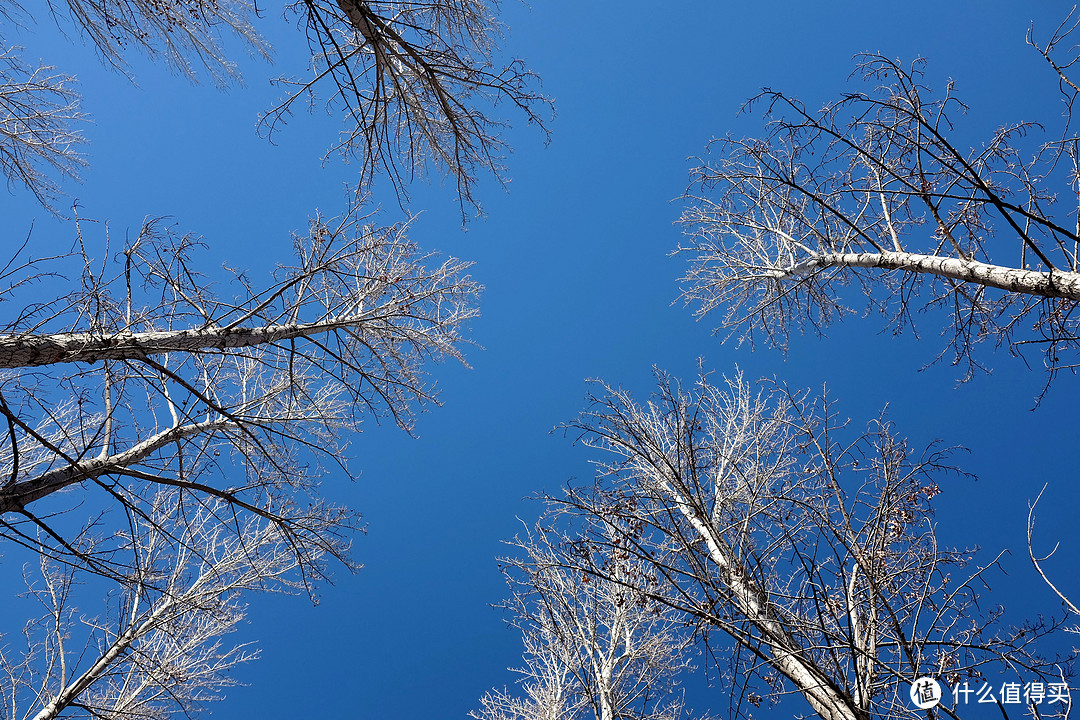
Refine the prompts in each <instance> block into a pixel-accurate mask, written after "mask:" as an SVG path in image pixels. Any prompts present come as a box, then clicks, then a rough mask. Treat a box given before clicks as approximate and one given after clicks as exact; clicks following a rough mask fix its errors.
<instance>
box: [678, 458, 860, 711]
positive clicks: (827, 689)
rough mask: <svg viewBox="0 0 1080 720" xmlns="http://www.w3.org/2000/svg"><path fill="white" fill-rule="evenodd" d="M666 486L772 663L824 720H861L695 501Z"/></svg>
mask: <svg viewBox="0 0 1080 720" xmlns="http://www.w3.org/2000/svg"><path fill="white" fill-rule="evenodd" d="M661 484H662V487H663V488H664V490H665V491H666V492H667V493H668V494H669V495H670V497H671V498H672V499H673V500H674V501H675V504H676V506H677V507H678V509H679V511H680V512H681V513H682V515H683V517H684V518H686V520H687V521H688V522H689V523H690V524H691V526H693V528H694V530H695V531H696V532H697V533H698V535H700V536H701V538H702V540H704V541H705V545H706V547H707V548H708V550H709V556H710V558H712V561H713V562H714V563H715V564H716V566H717V569H718V570H719V571H720V573H721V576H722V577H723V580H724V582H725V583H726V584H727V586H728V589H729V590H730V591H731V595H732V599H733V601H734V602H735V603H736V605H737V606H738V610H739V612H741V613H742V614H743V615H744V616H745V617H746V619H747V620H748V621H749V622H750V623H751V624H752V625H753V626H754V627H756V628H757V629H758V631H759V632H760V633H761V638H762V640H764V641H765V643H766V644H767V645H768V648H769V652H770V654H771V655H772V658H773V660H772V664H773V667H775V668H776V669H777V670H779V671H780V672H781V673H783V675H784V676H785V677H787V678H788V679H789V680H791V682H793V683H794V684H795V686H796V687H798V688H799V692H800V693H802V695H803V697H805V698H806V700H807V701H808V702H809V703H810V706H811V707H813V708H814V711H815V712H817V713H818V715H820V716H821V717H822V718H824V720H859V714H858V712H857V710H856V708H855V707H854V706H853V705H852V703H851V702H850V701H849V700H848V698H845V697H844V696H843V695H842V694H841V693H840V692H838V691H837V690H836V689H835V688H833V687H832V686H830V685H828V684H827V683H826V682H824V681H823V680H822V678H821V676H820V673H816V672H814V669H813V668H812V667H811V666H810V665H808V664H807V663H806V662H804V661H803V660H802V658H801V657H799V655H798V654H797V652H798V648H799V645H798V643H797V642H796V641H795V640H794V638H792V636H791V634H790V633H789V632H788V631H787V629H786V628H785V627H784V626H783V624H781V623H780V622H779V621H778V620H777V619H776V617H775V616H774V614H773V613H772V612H771V608H770V605H769V600H768V598H767V597H766V595H765V593H764V591H762V590H761V588H759V587H758V586H757V585H756V584H755V583H754V582H753V581H752V580H751V579H750V578H749V577H748V576H747V574H746V573H745V572H744V571H743V568H742V567H741V566H739V565H737V564H735V563H733V562H732V561H731V558H730V557H729V556H728V553H727V550H726V548H725V547H724V546H723V544H722V543H721V542H720V540H719V538H718V537H717V536H716V534H715V532H714V531H713V529H712V528H711V527H710V526H709V525H708V524H707V523H706V522H705V521H704V520H703V519H702V518H701V517H700V516H699V515H698V514H697V513H696V512H695V511H694V507H693V505H692V504H691V503H690V502H688V501H687V500H686V499H684V497H683V496H682V494H681V493H680V492H679V491H678V490H677V489H676V488H675V487H674V486H673V483H671V482H669V481H668V480H667V479H666V478H665V479H662V480H661Z"/></svg>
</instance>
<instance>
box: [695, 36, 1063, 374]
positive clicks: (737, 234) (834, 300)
mask: <svg viewBox="0 0 1080 720" xmlns="http://www.w3.org/2000/svg"><path fill="white" fill-rule="evenodd" d="M1074 28H1075V22H1074V21H1073V19H1072V16H1070V19H1067V20H1066V22H1065V23H1064V24H1063V25H1062V26H1061V27H1059V28H1058V29H1057V31H1056V32H1055V34H1054V35H1053V37H1052V38H1051V40H1050V41H1049V42H1047V43H1046V44H1044V45H1039V44H1037V43H1036V42H1035V41H1034V40H1032V39H1031V37H1030V36H1029V42H1031V44H1032V45H1034V46H1035V47H1036V48H1038V50H1039V51H1040V52H1041V53H1042V54H1043V56H1044V57H1046V58H1047V60H1048V61H1050V63H1051V65H1052V66H1053V68H1054V70H1055V72H1056V75H1057V78H1058V79H1059V80H1060V87H1061V88H1062V90H1063V91H1064V93H1065V97H1066V100H1067V101H1068V107H1070V108H1071V106H1072V101H1073V100H1074V99H1075V96H1076V86H1075V85H1074V84H1073V83H1072V81H1071V80H1070V79H1069V76H1068V72H1069V71H1071V69H1072V64H1073V62H1075V61H1068V62H1065V61H1060V62H1059V61H1057V60H1055V57H1056V55H1057V54H1058V50H1057V49H1056V47H1057V46H1058V45H1059V44H1060V43H1062V42H1063V41H1064V40H1065V39H1066V38H1067V37H1069V35H1070V33H1072V31H1073V30H1074ZM856 75H857V76H858V77H859V78H861V80H862V81H863V88H860V89H857V90H853V91H851V92H848V93H845V94H844V95H843V97H842V98H841V99H839V100H837V101H835V102H831V103H828V104H826V105H825V106H824V107H823V108H822V109H821V110H820V111H816V112H815V111H812V110H810V109H808V108H807V107H806V106H804V105H803V104H802V103H800V102H798V101H797V100H796V99H794V98H792V97H791V96H789V95H787V94H784V93H782V92H776V91H771V90H767V91H765V92H763V93H761V94H760V95H759V96H757V97H756V98H754V99H753V100H752V101H751V103H750V107H752V108H757V107H762V108H764V113H763V114H764V117H765V118H766V120H767V132H766V134H765V135H764V136H763V137H761V138H750V139H744V140H735V139H730V138H729V139H724V140H717V141H715V142H714V143H713V144H712V145H711V146H710V152H709V157H708V158H707V159H706V161H705V162H704V163H703V164H702V165H701V166H700V167H698V168H697V169H696V170H694V172H693V182H692V186H691V190H690V191H689V192H688V198H689V200H690V203H689V206H688V208H687V210H686V211H685V212H684V214H683V216H682V223H683V225H684V227H685V233H686V236H687V238H688V242H687V243H686V244H685V245H684V247H682V248H681V249H680V252H682V253H685V254H686V255H687V256H688V257H689V260H690V271H689V273H688V275H687V277H686V278H685V281H686V288H685V297H686V298H687V299H688V300H689V301H691V302H693V303H696V304H697V305H698V308H699V310H698V312H699V313H701V314H706V313H710V312H712V311H714V310H720V311H721V312H722V314H723V319H722V320H721V326H722V328H724V329H727V330H729V331H733V332H737V333H739V334H740V336H741V337H742V338H743V339H750V340H753V339H755V338H764V339H765V340H766V341H767V342H769V343H772V344H775V345H780V346H785V345H786V343H787V341H788V339H789V336H790V334H791V333H792V332H793V331H802V330H805V329H811V330H813V331H815V332H821V331H822V330H823V329H824V327H825V326H827V325H828V324H829V323H830V322H832V321H834V320H836V319H838V318H840V317H842V316H843V315H845V314H848V313H852V312H855V311H856V310H860V309H862V307H860V306H862V305H864V303H865V304H867V305H868V307H867V310H868V312H870V313H872V314H879V313H880V314H881V315H883V316H884V317H885V318H886V323H887V327H892V328H894V329H895V330H896V331H900V330H902V329H904V328H905V327H910V328H912V329H915V327H916V316H917V315H918V313H917V312H916V311H917V310H921V309H923V308H926V307H929V308H940V310H941V311H942V313H943V314H945V315H946V320H945V329H944V331H943V334H944V335H945V336H946V338H947V341H948V345H947V347H946V348H945V349H944V350H942V351H941V353H940V355H938V357H939V358H941V357H946V356H948V357H949V359H951V360H952V361H953V362H955V363H964V364H965V365H966V367H967V375H970V373H971V372H972V371H974V370H976V369H977V368H979V367H980V366H981V363H980V360H979V359H978V358H977V357H976V355H975V347H976V346H977V345H978V344H979V343H981V342H983V341H991V342H993V343H996V344H1003V343H1004V344H1008V345H1009V347H1010V348H1011V350H1012V351H1014V352H1022V351H1024V350H1025V349H1027V348H1038V349H1040V350H1041V351H1042V352H1043V354H1044V355H1045V363H1046V366H1047V368H1048V369H1049V370H1050V378H1052V377H1053V375H1054V374H1055V373H1056V372H1057V371H1058V370H1061V369H1064V368H1071V367H1074V365H1075V363H1076V361H1077V358H1076V351H1077V348H1078V344H1077V336H1078V328H1077V314H1076V307H1077V303H1078V301H1080V274H1078V273H1077V262H1078V260H1077V249H1078V248H1077V243H1078V242H1080V226H1078V225H1077V221H1076V218H1075V217H1073V216H1075V215H1076V213H1077V202H1076V198H1077V190H1078V188H1080V185H1078V182H1080V181H1078V180H1077V178H1078V168H1080V164H1078V163H1080V152H1078V147H1080V146H1078V138H1077V136H1076V135H1075V133H1074V132H1073V130H1072V128H1071V125H1070V123H1069V120H1071V118H1067V121H1066V123H1065V126H1064V127H1063V129H1062V132H1061V134H1060V135H1058V134H1051V136H1050V140H1049V141H1045V142H1043V141H1040V140H1038V139H1037V138H1036V137H1035V136H1036V135H1038V134H1040V132H1041V131H1042V127H1041V126H1040V125H1039V124H1037V123H1035V122H1015V123H1011V124H1004V125H1002V126H1001V127H1000V128H999V129H998V130H997V131H996V132H995V133H994V134H993V135H992V136H991V137H989V138H988V139H987V140H986V141H985V142H984V143H982V145H981V147H978V148H977V149H972V150H967V149H965V148H969V147H971V146H974V145H977V143H976V142H974V141H972V140H969V139H968V138H967V137H966V136H965V135H964V134H963V129H962V123H963V115H964V113H965V111H966V107H965V105H964V104H963V103H962V102H961V101H960V99H959V98H958V96H957V93H956V90H955V87H954V86H953V84H952V83H951V82H950V83H948V84H946V85H945V86H944V88H942V89H941V90H940V91H938V92H936V93H935V92H934V91H933V90H932V89H931V88H930V87H929V86H928V85H927V84H926V83H925V81H924V77H923V62H922V61H916V62H915V63H912V64H911V65H903V64H901V63H900V62H899V61H895V60H891V59H889V58H886V57H883V56H880V55H867V56H862V57H860V58H859V62H858V67H857V71H856ZM1047 88H1048V90H1050V91H1051V92H1056V89H1055V85H1054V84H1053V83H1052V82H1048V83H1047ZM846 285H853V286H854V287H855V290H854V291H851V290H845V289H844V286H846ZM931 317H932V318H934V320H933V322H937V320H938V318H939V317H940V315H939V314H938V313H933V314H931Z"/></svg>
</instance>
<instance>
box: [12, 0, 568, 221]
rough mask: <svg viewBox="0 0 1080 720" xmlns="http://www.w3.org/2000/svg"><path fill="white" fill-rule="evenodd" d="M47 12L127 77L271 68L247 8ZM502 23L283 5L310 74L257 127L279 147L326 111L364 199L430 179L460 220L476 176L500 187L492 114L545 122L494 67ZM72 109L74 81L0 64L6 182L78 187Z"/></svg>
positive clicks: (131, 1) (191, 5)
mask: <svg viewBox="0 0 1080 720" xmlns="http://www.w3.org/2000/svg"><path fill="white" fill-rule="evenodd" d="M46 6H47V9H48V12H49V13H50V14H51V15H52V16H53V17H54V18H56V19H57V21H58V22H59V23H60V24H61V25H62V26H65V25H71V26H73V28H74V29H75V30H76V31H78V32H81V33H84V34H85V36H86V37H88V38H89V39H90V40H91V41H92V42H93V43H94V45H95V46H96V47H97V48H98V50H99V51H100V53H101V55H102V57H103V58H104V59H105V61H106V62H108V63H110V64H111V65H113V66H115V67H117V68H119V69H121V70H126V68H127V67H128V55H129V54H130V52H131V51H132V50H133V49H137V50H139V51H141V52H142V53H144V54H146V55H148V56H150V57H151V58H152V59H155V60H160V61H162V62H164V63H166V64H167V65H169V66H170V67H172V68H174V69H177V70H178V71H179V72H181V73H182V74H183V75H185V76H187V77H189V78H191V79H193V80H196V79H198V78H199V77H201V76H202V75H204V74H205V75H208V76H209V77H210V78H211V79H212V80H214V81H215V82H216V83H218V84H222V85H223V84H226V83H228V82H231V81H237V80H239V79H240V70H239V65H238V63H237V62H236V61H235V60H234V59H233V54H234V53H233V52H232V47H233V45H235V44H240V45H243V46H246V48H247V49H254V50H255V51H256V52H257V53H258V54H260V55H262V56H263V57H264V58H269V52H270V48H269V46H268V45H267V44H266V42H265V41H264V40H263V39H262V38H261V37H260V35H259V34H258V31H257V29H256V26H257V25H258V22H259V18H258V17H257V16H258V15H259V9H258V8H257V5H256V4H254V3H251V2H248V1H247V0H183V2H175V3H162V2H157V1H156V0H48V2H47V4H46ZM497 10H498V4H497V2H486V1H485V0H464V1H463V0H424V1H423V2H413V3H398V2H363V1H362V0H337V1H336V2H328V1H326V0H293V1H292V2H289V3H286V4H285V13H286V15H287V16H290V17H295V18H297V20H298V24H299V29H300V31H301V32H302V33H303V35H304V37H305V38H306V42H307V44H308V47H309V48H310V50H311V64H310V68H308V69H307V70H308V72H307V74H306V75H302V76H298V75H289V76H288V77H282V78H278V79H277V82H278V83H280V84H281V85H282V87H284V88H285V89H286V94H285V96H284V97H283V98H282V100H281V102H280V103H279V104H278V105H276V106H275V107H273V108H272V109H270V110H269V111H268V112H267V113H266V114H265V115H264V117H263V118H262V120H261V122H260V126H261V127H262V129H263V130H264V131H265V133H266V134H267V135H268V136H270V135H273V134H274V133H275V131H276V130H277V129H278V128H279V127H280V126H281V125H282V124H283V123H284V122H285V121H286V120H287V119H288V118H289V117H290V116H291V115H292V114H293V110H294V108H295V107H296V105H297V103H298V102H299V103H300V105H301V106H305V107H314V104H315V99H316V97H317V96H318V95H320V94H324V95H325V103H326V108H327V110H328V111H330V112H332V113H340V114H341V115H342V117H343V120H344V124H345V126H344V130H343V133H342V135H341V138H340V139H339V140H338V141H337V142H336V143H335V144H334V147H333V149H332V150H331V152H335V151H340V153H341V154H342V155H343V156H345V157H347V158H350V159H356V160H358V161H359V164H360V181H359V187H360V190H361V192H363V191H364V190H366V189H367V187H368V186H369V185H370V183H371V181H372V180H373V179H374V177H375V176H376V175H377V174H380V173H386V175H388V176H389V179H390V180H391V182H392V184H393V186H394V188H395V190H396V191H397V192H398V195H399V197H401V198H403V199H404V197H405V196H406V194H407V193H406V187H405V186H406V185H407V184H408V182H409V181H410V180H412V179H413V178H414V176H415V175H416V174H417V173H421V174H422V173H424V172H425V169H426V168H432V169H434V170H436V171H437V172H444V173H446V174H447V175H449V176H450V177H453V178H454V180H455V182H456V186H457V192H458V198H459V201H460V202H461V204H462V212H463V213H464V212H465V211H466V207H467V206H475V205H476V204H477V203H476V200H475V198H474V197H473V194H472V186H473V183H474V181H475V180H476V179H477V178H478V177H479V175H480V174H482V173H485V172H491V173H493V174H494V175H496V176H497V177H499V178H501V177H502V172H503V167H502V164H501V159H502V156H503V153H504V151H505V150H506V145H505V142H504V141H503V139H502V138H501V137H500V132H501V131H502V130H503V129H504V128H505V125H506V121H505V118H504V117H503V115H502V114H501V112H499V111H496V106H497V105H498V104H500V103H501V104H503V105H511V106H514V107H516V108H517V109H518V110H519V111H521V112H522V113H523V114H524V116H525V117H526V119H527V120H528V121H529V122H530V123H536V124H537V125H539V126H540V127H541V128H543V126H544V122H545V116H549V115H550V103H549V102H548V100H547V99H545V98H544V97H543V96H541V95H540V94H539V93H538V92H537V90H536V89H535V86H536V85H537V84H538V81H537V78H536V76H535V75H534V74H533V73H532V72H531V71H529V70H528V69H527V68H526V67H525V65H524V63H522V62H521V61H520V60H516V59H510V60H507V61H502V60H500V59H499V47H498V41H499V40H500V38H501V30H500V26H499V24H498V20H497ZM40 12H41V10H40V9H38V8H35V12H34V13H30V12H27V11H26V10H25V8H23V7H22V6H20V5H18V4H17V3H14V2H10V1H9V3H8V5H7V6H0V19H4V20H6V21H7V23H8V24H18V23H20V22H26V20H27V18H28V17H34V16H36V15H37V14H38V13H40ZM9 54H10V53H9ZM4 62H6V63H7V66H5V65H3V64H2V63H4ZM24 75H26V76H29V77H30V78H31V81H29V84H28V81H23V80H21V79H20V77H21V76H24ZM324 87H325V88H326V90H325V91H323V90H322V88H324ZM28 88H29V89H28ZM28 93H29V94H28ZM58 98H59V99H60V100H62V101H63V102H57V99H58ZM42 100H44V101H46V102H44V103H42V102H41V101H42ZM76 100H77V98H76V97H75V96H74V94H73V92H72V88H71V80H70V78H67V77H65V76H62V75H56V74H53V73H51V68H48V67H41V68H37V69H33V70H31V69H25V68H22V67H21V66H16V65H15V64H14V60H13V59H11V58H9V57H8V56H7V55H3V56H0V123H3V125H0V140H3V142H0V170H3V171H4V172H5V174H7V176H8V178H9V180H11V181H13V182H14V181H17V182H21V183H24V184H26V185H28V186H29V187H30V189H31V190H32V191H33V192H35V193H36V194H37V195H38V196H39V197H44V198H49V197H51V196H52V195H53V194H54V193H55V191H56V180H55V179H52V178H49V177H48V176H45V175H42V173H41V171H40V169H37V170H34V171H33V172H30V171H29V169H28V168H40V167H41V166H43V165H51V166H52V169H53V170H58V171H60V174H61V175H72V174H73V173H72V172H71V171H72V170H73V169H75V168H76V166H77V165H78V163H79V160H78V157H77V156H76V155H74V154H73V145H74V144H75V142H76V141H77V140H78V139H79V138H78V134H77V131H76V129H75V126H76V125H77V121H78V120H79V118H80V115H79V113H78V109H77V105H76ZM545 132H546V130H545ZM7 155H13V156H14V158H16V159H18V162H15V161H14V160H12V159H9V158H7V157H6V156H7ZM25 158H30V159H34V160H36V161H37V163H36V165H28V163H27V160H26V159H25Z"/></svg>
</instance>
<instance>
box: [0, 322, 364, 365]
mask: <svg viewBox="0 0 1080 720" xmlns="http://www.w3.org/2000/svg"><path fill="white" fill-rule="evenodd" d="M364 319H367V318H361V317H358V316H355V315H354V316H347V317H340V318H329V319H327V320H323V321H320V322H314V323H294V324H287V325H264V326H261V327H237V328H217V327H210V328H198V329H190V330H156V331H152V332H139V333H131V332H122V333H116V334H114V335H102V334H99V333H56V334H53V335H7V336H0V368H23V367H40V366H43V365H54V364H57V363H69V362H85V363H93V362H98V361H101V360H139V359H142V358H147V357H150V356H152V355H163V354H165V353H170V352H195V351H197V350H206V349H218V350H225V349H231V348H244V347H252V346H255V345H263V344H266V343H272V342H278V341H281V340H290V339H292V338H299V337H307V336H309V335H317V334H320V333H324V332H329V331H331V330H336V329H339V328H343V327H348V326H356V325H359V324H360V323H361V322H363V320H364Z"/></svg>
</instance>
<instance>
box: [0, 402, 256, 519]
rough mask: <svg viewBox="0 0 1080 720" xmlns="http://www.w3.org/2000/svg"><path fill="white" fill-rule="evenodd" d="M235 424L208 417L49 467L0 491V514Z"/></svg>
mask: <svg viewBox="0 0 1080 720" xmlns="http://www.w3.org/2000/svg"><path fill="white" fill-rule="evenodd" d="M235 426H236V425H235V423H232V422H229V421H228V420H210V421H207V422H201V423H193V424H190V425H181V426H179V427H174V428H170V429H168V430H165V431H164V432H160V433H158V434H157V435H155V436H153V437H151V438H147V439H146V440H144V441H143V442H141V443H139V444H137V445H133V446H132V447H130V448H128V449H127V450H124V451H123V452H119V453H115V454H113V455H106V456H105V457H98V458H94V459H92V460H85V461H83V462H78V463H74V464H71V465H64V466H63V467H58V468H55V469H53V470H49V471H48V472H45V473H42V474H41V475H38V476H37V477H34V478H30V479H28V480H23V481H22V482H19V483H16V484H14V485H11V486H8V487H6V488H4V489H3V490H2V491H0V515H3V514H4V513H7V512H11V511H12V510H17V509H19V508H22V507H25V506H26V505H28V504H29V503H32V502H34V501H35V500H40V499H41V498H43V497H45V496H46V495H49V494H51V493H54V492H56V491H58V490H62V489H63V488H65V487H68V486H69V485H74V484H76V483H80V482H82V481H83V480H88V479H90V478H94V477H98V476H101V475H105V474H107V473H109V472H112V471H114V470H116V469H117V468H124V467H129V466H131V465H133V464H135V463H137V462H139V461H140V460H143V459H144V458H146V457H149V456H150V454H151V453H153V452H154V451H156V450H159V449H161V448H163V447H165V446H166V445H168V444H169V443H173V442H177V441H179V440H183V439H185V438H189V437H192V436H194V435H199V434H201V433H205V432H213V431H219V430H224V429H227V428H230V427H235Z"/></svg>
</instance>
